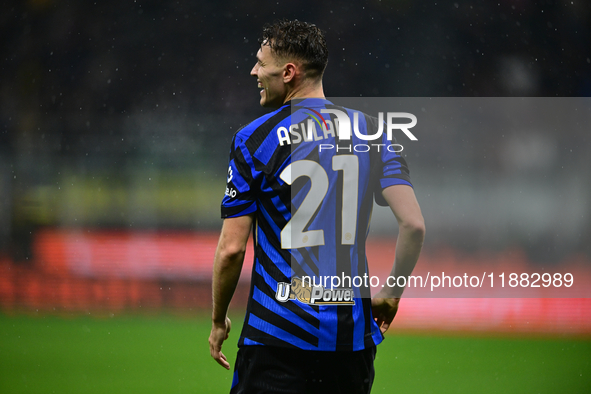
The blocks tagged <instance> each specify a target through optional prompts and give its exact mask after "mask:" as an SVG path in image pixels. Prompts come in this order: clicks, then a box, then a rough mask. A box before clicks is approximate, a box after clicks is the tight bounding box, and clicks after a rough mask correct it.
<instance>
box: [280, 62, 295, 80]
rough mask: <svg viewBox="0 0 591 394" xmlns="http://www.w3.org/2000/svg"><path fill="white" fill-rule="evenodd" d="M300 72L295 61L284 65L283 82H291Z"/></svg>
mask: <svg viewBox="0 0 591 394" xmlns="http://www.w3.org/2000/svg"><path fill="white" fill-rule="evenodd" d="M297 73H298V67H297V66H296V65H295V64H293V63H287V64H286V65H285V66H283V83H289V82H291V81H292V80H293V79H294V78H295V76H296V74H297Z"/></svg>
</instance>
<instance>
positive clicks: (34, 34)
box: [0, 0, 591, 393]
mask: <svg viewBox="0 0 591 394" xmlns="http://www.w3.org/2000/svg"><path fill="white" fill-rule="evenodd" d="M1 9H2V12H1V13H0V31H1V34H0V48H1V50H2V53H1V54H2V56H1V58H0V70H1V72H0V352H1V353H0V367H1V369H0V374H1V376H0V391H2V392H6V393H17V392H51V391H50V390H55V391H56V392H58V391H61V392H80V391H85V392H93V391H96V392H102V391H101V390H104V389H107V387H108V388H109V390H111V391H113V392H118V391H121V392H123V391H130V390H131V391H138V390H139V391H142V392H151V391H154V392H155V391H157V390H158V391H163V390H164V391H166V389H167V388H169V389H170V391H183V390H193V391H196V392H216V391H215V390H216V389H217V390H220V391H219V392H226V390H227V387H229V381H228V379H230V378H229V377H228V376H229V374H226V375H223V371H221V369H220V371H218V370H217V368H218V367H216V366H215V364H214V363H213V361H211V360H210V359H209V354H208V349H207V346H203V344H205V345H206V338H207V335H208V330H209V327H208V326H209V322H208V320H207V315H208V313H209V309H208V308H209V305H210V302H211V298H210V275H211V264H212V257H213V252H214V248H215V245H216V240H217V232H218V230H219V228H220V226H221V220H220V219H219V203H220V201H221V198H222V196H223V193H224V188H225V178H226V168H227V153H228V149H229V143H230V140H231V137H232V135H233V133H234V132H235V131H236V130H237V129H238V128H239V127H240V126H241V125H243V124H245V123H246V122H248V121H250V120H252V119H254V118H256V117H258V116H260V115H262V114H264V113H265V110H263V109H262V108H260V107H259V106H258V91H257V88H256V82H255V81H254V79H253V78H252V77H250V76H249V75H248V74H249V71H250V69H251V67H252V65H253V63H254V54H255V52H256V50H257V46H258V44H257V39H258V36H259V32H260V29H261V26H262V25H263V24H264V23H266V22H269V21H272V20H274V19H277V18H283V17H287V18H297V19H300V20H306V21H311V22H314V23H317V24H318V25H319V26H320V27H321V28H322V29H323V30H325V32H326V36H327V39H328V43H329V49H330V60H329V66H328V69H327V71H326V76H325V91H326V93H327V95H329V96H331V97H351V96H363V97H487V96H488V97H508V96H517V97H536V96H539V97H569V96H570V97H588V96H590V95H591V52H590V51H589V46H588V45H589V42H591V6H590V5H589V3H588V2H586V1H581V0H579V1H550V0H548V1H533V0H521V1H508V0H502V1H457V2H441V3H439V2H437V3H435V2H432V1H431V2H427V1H408V0H406V1H404V0H401V1H377V0H373V1H367V2H352V1H351V2H337V1H322V2H312V1H299V2H284V1H279V2H271V3H269V2H261V1H251V2H238V1H230V2H213V1H203V2H189V1H184V0H181V1H112V0H106V1H101V2H95V3H93V2H75V1H59V0H28V1H16V0H8V1H5V2H3V4H2V6H1ZM586 100H587V101H585V100H583V101H582V103H583V106H582V107H581V108H582V111H583V114H582V117H581V118H580V119H579V123H577V124H575V125H568V127H564V125H563V127H558V126H556V125H550V126H549V127H547V128H545V127H543V126H540V125H539V124H538V125H535V127H531V128H528V129H523V130H521V129H516V130H513V134H511V135H512V137H511V138H505V139H499V138H498V135H495V134H494V133H493V132H491V131H489V132H485V131H483V130H480V131H479V130H476V131H468V130H462V129H461V127H459V128H458V129H457V130H454V131H450V133H449V134H445V133H443V134H442V133H438V134H436V133H434V134H433V135H426V134H422V135H421V136H420V144H421V145H420V148H416V149H415V150H413V149H414V148H413V147H411V146H409V147H408V148H409V149H408V151H407V152H408V153H407V155H408V157H407V159H408V161H409V164H410V168H411V171H412V175H413V181H414V184H415V189H416V192H417V196H418V199H419V202H420V203H421V204H422V208H423V211H424V214H425V218H426V222H427V228H428V234H427V240H426V245H425V252H424V255H423V257H422V258H421V260H420V262H419V266H418V268H417V269H419V270H427V269H430V270H432V271H436V270H439V271H446V270H450V269H452V268H453V267H455V268H458V267H460V269H465V268H466V267H472V268H473V267H475V266H486V267H487V269H488V270H490V268H491V267H492V268H495V269H496V270H497V271H499V272H500V271H503V270H505V271H507V270H509V269H512V270H513V271H514V272H535V271H536V270H537V269H541V267H543V268H544V269H547V270H556V271H561V270H563V269H565V267H568V269H573V270H575V271H573V273H574V275H575V280H577V278H583V279H582V280H585V281H588V280H589V278H590V276H589V275H590V274H589V272H590V269H591V242H590V241H591V204H590V201H591V177H590V176H589V169H590V168H591V155H589V153H590V151H591V144H590V142H589V133H588V132H589V125H590V124H591V115H590V114H591V112H590V105H589V100H588V99H586ZM548 112H550V111H548ZM546 115H547V113H546ZM559 126H560V125H559ZM405 148H406V146H405ZM376 216H378V220H376V221H375V226H374V228H373V230H372V234H371V240H372V242H371V243H370V247H369V252H368V253H369V255H370V267H373V268H374V270H375V271H376V272H382V271H383V270H384V269H385V268H384V267H386V266H387V265H388V264H390V260H391V256H392V255H393V250H394V245H393V244H392V242H391V239H392V238H393V237H395V225H394V223H393V219H392V221H391V222H388V221H387V220H379V218H381V217H382V216H384V215H381V214H380V215H376ZM251 256H252V255H249V256H248V257H247V262H246V264H245V268H244V271H243V277H242V280H241V282H240V285H239V288H238V291H237V296H236V297H235V300H234V304H233V306H234V313H235V316H236V318H235V320H234V321H235V322H236V326H237V329H236V330H235V331H236V332H235V333H234V336H233V338H234V340H236V338H237V331H238V326H239V325H240V323H239V321H240V312H241V308H243V307H244V305H245V299H246V297H247V296H248V291H247V290H248V276H249V267H250V266H251V262H250V261H249V260H248V259H249V258H251ZM587 283H588V282H587ZM589 284H590V285H591V283H589ZM171 315H172V316H175V317H171ZM31 316H34V317H35V318H32V317H31ZM395 331H396V333H395V334H394V335H395V336H394V337H393V339H391V342H390V343H391V344H395V345H385V346H391V347H392V348H391V355H390V356H386V355H387V354H388V352H387V351H385V350H384V351H382V352H380V353H379V355H378V357H379V358H380V356H381V355H383V356H381V357H382V360H390V361H383V362H389V363H390V364H385V365H392V367H393V368H394V367H395V368H399V370H400V371H404V372H403V373H402V375H403V377H405V378H406V379H407V380H406V381H404V378H403V379H402V380H399V382H401V383H399V387H401V388H407V389H410V390H415V391H423V392H430V391H432V392H473V391H474V386H473V385H472V383H473V384H478V383H476V382H479V381H480V380H478V379H484V380H483V381H485V382H489V381H490V385H489V388H490V390H489V391H490V392H498V391H500V390H503V391H506V392H555V391H556V390H557V387H558V388H559V387H563V388H564V387H566V388H570V389H567V390H565V392H589V391H590V389H591V378H590V373H591V366H590V364H589V355H591V354H589V351H590V350H591V347H590V345H589V344H590V342H589V340H588V339H589V335H590V334H591V303H590V302H589V298H577V299H573V298H567V299H560V298H556V299H554V298H511V299H508V298H461V299H460V298H457V299H421V298H415V299H408V300H405V302H404V303H403V305H402V307H401V311H400V315H399V317H397V326H396V328H395ZM90 332H93V333H99V334H98V335H99V337H100V338H101V339H97V341H98V342H97V341H95V342H93V341H92V338H93V336H91V335H85V334H88V333H90ZM110 332H113V333H114V334H115V333H117V332H119V334H117V335H118V338H117V340H115V339H110V338H109V339H108V336H107V335H110ZM416 332H421V333H422V334H421V336H419V337H417V336H414V335H415V334H414V333H416ZM106 333H109V334H106ZM130 333H132V334H130ZM133 333H136V334H137V335H136V336H134V334H133ZM163 333H169V335H164V334H163ZM499 333H502V334H503V335H505V336H506V335H509V336H510V338H505V339H502V340H501V339H498V338H496V336H498V334H499ZM531 335H535V336H537V337H539V336H542V337H544V338H551V339H545V340H544V341H542V340H535V341H533V342H532V341H529V342H528V341H527V340H525V339H524V338H525V337H526V336H531ZM114 336H115V335H114ZM171 337H172V339H171ZM94 338H95V339H96V338H97V336H96V335H95V336H94ZM150 338H152V339H150ZM394 338H395V339H394ZM25 339H26V340H25ZM70 339H71V340H70ZM171 340H172V342H171ZM394 340H396V341H397V342H392V341H394ZM462 340H465V341H468V342H457V343H456V342H454V341H462ZM494 340H497V341H498V342H494ZM139 341H142V344H140V343H139ZM144 341H145V342H144ZM150 341H151V342H150ZM470 341H472V342H470ZM491 341H492V342H491ZM503 341H504V342H503ZM560 341H563V342H560ZM195 343H199V345H198V346H197V345H195V346H193V345H194V344H195ZM234 343H235V342H233V341H229V342H228V345H227V346H226V347H227V348H228V349H227V350H226V351H227V352H228V353H230V354H232V350H231V348H232V347H233V346H234ZM98 344H103V345H102V346H103V348H102V350H101V346H100V345H98ZM105 344H107V345H105ZM158 344H160V345H161V346H160V348H159V347H158ZM528 344H529V345H528ZM144 345H146V346H144ZM105 346H106V347H105ZM109 346H110V347H109ZM167 346H168V348H167V349H166V350H162V348H163V347H167ZM528 346H530V347H529V348H528ZM94 347H96V348H97V350H96V351H95V350H93V349H94ZM460 348H462V349H464V350H465V352H462V351H461V350H458V349H460ZM122 349H126V350H125V351H123V350H122ZM138 349H141V351H139V350H138ZM148 349H151V350H153V352H150V351H149V350H148ZM384 349H388V348H384ZM505 349H513V350H511V351H505ZM519 349H523V350H519ZM528 349H529V350H528ZM531 349H547V350H546V351H540V352H541V353H539V354H538V353H536V352H537V351H536V350H531ZM565 349H566V350H565ZM142 351H143V352H144V353H142ZM159 351H162V352H164V353H163V354H162V358H161V359H160V358H158V357H155V356H154V352H156V353H158V352H159ZM126 352H129V354H130V356H129V357H132V356H131V355H135V357H136V358H135V359H134V360H150V361H149V362H148V363H147V364H145V365H144V367H142V368H143V369H142V368H139V369H136V370H135V372H133V373H132V374H131V375H130V374H129V372H126V371H123V370H122V369H123V368H120V369H119V370H117V372H115V371H114V370H115V368H113V370H110V369H109V368H110V365H111V364H110V363H111V362H115V361H113V360H117V359H118V358H117V357H119V356H122V355H123V354H124V353H126ZM167 352H168V353H167ZM565 352H566V353H565ZM99 354H100V356H98V355H99ZM64 355H67V356H64ZM404 355H406V356H407V357H406V358H404V360H405V361H402V358H403V356H404ZM509 355H511V360H510V359H508V358H504V357H509ZM394 357H400V358H401V360H400V361H393V360H394ZM516 357H517V358H518V359H519V360H518V361H516V359H515V358H516ZM520 357H521V358H520ZM544 357H548V358H544ZM70 358H71V360H70ZM62 359H65V360H66V361H64V363H65V364H64V365H67V368H68V370H66V369H64V370H63V371H61V372H59V373H57V374H56V373H55V371H54V373H53V375H52V372H51V371H53V370H52V369H51V366H52V365H54V364H55V363H56V362H57V360H62ZM76 360H85V361H82V363H83V364H84V365H86V366H87V368H86V369H82V370H80V369H75V368H72V366H73V365H75V364H76V363H77V361H76ZM109 360H111V361H109ZM118 360H120V361H119V362H120V364H119V365H127V366H131V365H133V362H132V361H129V362H124V361H121V359H120V358H119V359H118ZM409 360H410V361H409ZM545 360H547V364H545V365H542V364H544V362H546V361H545ZM378 361H379V360H378ZM175 362H176V363H177V364H174V363H175ZM181 362H182V364H180V363H181ZM450 362H451V363H452V364H451V365H452V366H454V367H450V366H449V365H448V364H449V363H450ZM487 362H488V363H489V364H487ZM559 362H560V363H562V364H560V365H561V366H560V367H557V365H558V363H559ZM163 363H164V364H166V363H172V365H181V366H179V367H178V368H181V369H182V368H185V369H184V372H183V373H182V374H180V372H179V370H175V369H174V368H173V367H171V369H170V371H169V370H168V369H166V368H165V369H160V368H161V365H162V364H163ZM192 363H195V365H197V366H198V367H197V372H196V375H191V374H192V373H195V369H194V368H195V367H192V366H191V365H190V364H192ZM183 365H184V367H182V366H183ZM445 365H448V366H447V369H446V367H445ZM487 365H488V366H489V367H490V368H487ZM413 366H414V367H415V368H414V369H413V368H411V367H413ZM475 366H476V367H475ZM549 366H551V368H550V367H549ZM64 368H66V367H65V366H64ZM175 368H176V367H175ZM378 368H384V369H386V368H385V366H384V364H382V366H378ZM405 368H406V369H405ZM470 368H472V369H470ZM468 369H469V371H468ZM417 371H418V372H417ZM168 372H170V373H169V374H168V375H167V373H168ZM384 373H385V371H384ZM89 374H90V375H92V376H90V375H89ZM113 374H114V375H113ZM179 374H180V375H179ZM508 374H509V375H511V378H507V376H509V375H508ZM49 375H52V376H53V378H49ZM181 375H182V376H181ZM419 375H420V378H419ZM443 375H445V377H443ZM468 375H470V378H466V380H463V379H464V378H463V377H466V376H468ZM172 376H174V379H173V378H172ZM378 376H379V375H378ZM105 377H107V380H106V381H105V380H104V379H103V378H105ZM177 377H178V380H179V382H180V381H181V380H182V384H181V383H178V382H176V378H177ZM409 377H411V378H412V379H414V380H412V382H411V381H409V380H408V379H410V378H409ZM495 378H496V380H495ZM499 378H500V383H499ZM552 378H554V379H552ZM397 379H399V378H397ZM528 379H529V380H528ZM532 379H533V380H535V381H536V382H538V383H539V384H538V385H534V386H530V385H529V384H531V381H532ZM173 380H174V382H173ZM218 380H219V384H218V383H217V382H218ZM99 381H100V382H102V383H100V384H98V383H97V382H99ZM64 382H69V384H70V386H67V385H66V384H65V383H64ZM105 382H106V383H105ZM138 382H139V383H138ZM142 382H143V383H142ZM150 382H151V383H150ZM404 382H406V386H405V385H404V384H405V383H404ZM471 382H472V383H471ZM177 383H178V385H177ZM378 383H379V385H378V386H376V391H378V388H379V389H380V390H381V389H382V385H383V387H384V388H386V390H385V391H388V389H387V387H388V383H387V381H386V380H385V379H384V380H382V381H379V382H378ZM97 384H98V385H97ZM138 384H139V386H138ZM499 384H500V385H499ZM568 384H570V386H569V385H568ZM44 385H45V386H44ZM101 385H102V386H101ZM134 385H135V386H134ZM561 385H566V386H561ZM80 387H83V389H82V390H80ZM134 387H135V388H137V390H136V389H134ZM138 387H139V388H138ZM48 388H49V390H48ZM528 388H532V390H529V389H528ZM483 390H484V391H482V392H485V391H486V390H488V388H487V389H483Z"/></svg>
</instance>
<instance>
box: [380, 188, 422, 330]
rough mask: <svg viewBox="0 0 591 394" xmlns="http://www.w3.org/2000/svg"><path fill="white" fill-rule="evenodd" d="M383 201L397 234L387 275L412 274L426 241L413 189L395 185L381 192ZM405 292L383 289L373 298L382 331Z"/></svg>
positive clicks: (390, 320) (387, 324)
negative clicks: (389, 210) (388, 210)
mask: <svg viewBox="0 0 591 394" xmlns="http://www.w3.org/2000/svg"><path fill="white" fill-rule="evenodd" d="M382 195H383V196H384V199H385V200H386V202H387V203H388V205H389V206H390V209H392V212H393V213H394V216H395V217H396V220H397V221H398V227H399V233H398V241H397V242H396V254H395V257H394V264H393V266H392V271H391V272H390V276H392V277H396V278H397V277H399V276H404V277H406V278H407V279H408V277H409V276H410V275H411V273H412V271H413V269H414V267H415V265H416V263H417V260H418V259H419V254H420V253H421V248H422V247H423V240H424V238H425V221H424V220H423V214H422V213H421V208H420V207H419V203H418V201H417V199H416V196H415V193H414V190H413V188H412V187H410V186H407V185H395V186H390V187H387V188H386V189H384V190H383V191H382ZM403 290H404V289H402V288H397V287H388V286H385V287H383V288H382V289H381V290H380V291H379V292H378V294H376V295H375V297H374V298H373V299H372V311H373V316H374V318H375V319H376V322H377V324H378V326H379V327H380V329H381V331H382V332H386V330H387V329H388V328H389V327H390V323H391V322H392V320H393V319H394V316H395V315H396V312H397V311H398V303H399V301H400V297H401V296H402V292H403Z"/></svg>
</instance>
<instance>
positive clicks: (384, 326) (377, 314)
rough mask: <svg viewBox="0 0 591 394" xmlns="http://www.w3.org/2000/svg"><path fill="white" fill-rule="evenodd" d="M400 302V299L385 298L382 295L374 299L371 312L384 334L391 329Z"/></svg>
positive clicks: (377, 295)
mask: <svg viewBox="0 0 591 394" xmlns="http://www.w3.org/2000/svg"><path fill="white" fill-rule="evenodd" d="M399 302H400V298H383V297H382V296H381V295H380V293H378V294H376V296H375V297H374V298H372V300H371V311H372V314H373V318H374V320H375V321H376V323H377V324H378V327H380V331H382V334H383V333H385V332H386V331H387V330H388V328H390V323H392V320H394V316H396V312H397V311H398V303H399Z"/></svg>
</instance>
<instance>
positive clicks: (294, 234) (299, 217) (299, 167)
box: [279, 155, 359, 249]
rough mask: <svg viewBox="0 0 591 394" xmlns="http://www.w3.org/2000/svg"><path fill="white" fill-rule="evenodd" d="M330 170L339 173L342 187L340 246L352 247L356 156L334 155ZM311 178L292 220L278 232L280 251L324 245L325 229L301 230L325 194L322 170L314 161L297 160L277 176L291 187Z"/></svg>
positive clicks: (326, 187) (324, 174)
mask: <svg viewBox="0 0 591 394" xmlns="http://www.w3.org/2000/svg"><path fill="white" fill-rule="evenodd" d="M332 170H333V171H342V176H343V182H342V185H343V188H342V190H340V192H341V195H342V201H343V204H342V212H341V223H342V227H341V244H343V245H353V244H354V243H355V235H356V234H355V233H356V228H357V199H358V193H359V192H358V187H359V159H358V157H357V156H355V155H337V156H333V158H332ZM303 176H305V177H307V178H309V179H310V182H311V185H310V190H309V191H308V194H307V195H306V197H305V198H304V200H303V201H302V203H301V205H300V207H299V208H298V210H297V211H296V212H294V213H293V214H292V217H291V220H290V221H289V222H287V224H286V225H285V227H284V228H283V230H281V248H282V249H292V248H304V247H311V246H319V245H324V230H322V229H317V230H308V231H304V229H305V228H306V226H307V225H308V223H310V220H311V219H312V216H313V215H314V213H315V212H316V210H317V209H318V207H319V206H320V204H322V201H323V200H324V198H325V196H326V193H327V192H328V186H329V178H328V175H327V173H326V171H325V170H324V168H323V167H322V166H321V165H320V164H318V163H317V162H315V161H311V160H298V161H295V162H293V163H291V164H289V165H288V166H287V167H285V169H284V170H283V171H282V172H281V175H279V177H280V178H281V179H282V180H283V181H284V182H285V183H287V184H288V185H291V184H292V183H293V182H294V181H295V180H296V179H298V178H300V177H303Z"/></svg>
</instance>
